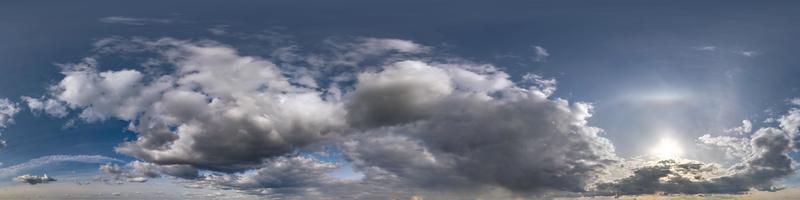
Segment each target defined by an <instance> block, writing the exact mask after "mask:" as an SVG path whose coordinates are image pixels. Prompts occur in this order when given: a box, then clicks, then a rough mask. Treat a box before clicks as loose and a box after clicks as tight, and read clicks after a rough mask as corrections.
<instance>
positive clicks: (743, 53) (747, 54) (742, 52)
mask: <svg viewBox="0 0 800 200" xmlns="http://www.w3.org/2000/svg"><path fill="white" fill-rule="evenodd" d="M737 53H739V54H741V55H743V56H746V57H755V56H757V55H759V54H761V53H759V52H756V51H739V52H737Z"/></svg>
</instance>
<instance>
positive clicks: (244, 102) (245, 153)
mask: <svg viewBox="0 0 800 200" xmlns="http://www.w3.org/2000/svg"><path fill="white" fill-rule="evenodd" d="M139 45H144V46H146V47H148V48H150V49H154V50H155V51H158V52H160V53H161V55H162V56H163V59H164V62H167V63H169V64H170V66H172V67H174V70H172V71H173V72H171V73H166V74H145V73H143V72H140V71H137V70H131V69H124V70H118V71H105V72H99V71H98V69H97V68H98V67H97V62H96V61H95V60H93V59H86V60H85V61H84V62H81V63H76V64H69V65H64V67H63V68H64V71H63V74H64V75H65V77H64V79H62V80H61V81H60V82H59V84H58V85H56V86H54V87H53V89H52V90H53V91H54V92H53V94H52V96H53V97H55V98H56V99H57V100H59V101H62V102H64V103H65V104H66V105H68V106H69V107H70V108H72V109H79V110H81V114H80V117H81V118H82V119H84V120H86V121H90V122H91V121H100V120H104V119H107V118H109V117H114V118H118V119H122V120H127V121H131V125H130V127H129V128H130V130H132V131H135V132H137V133H139V136H140V137H139V139H138V140H136V141H131V142H127V143H124V144H122V145H120V146H119V147H118V148H117V151H119V152H122V153H125V154H128V155H132V156H135V157H137V158H140V159H142V160H144V161H147V162H150V163H155V164H160V165H180V164H186V165H192V166H195V167H200V168H205V169H213V170H219V171H238V170H245V169H248V168H252V167H254V166H255V165H257V164H259V163H261V160H262V159H264V158H270V157H274V156H280V155H283V154H285V153H288V152H291V151H292V150H294V148H297V147H302V146H304V145H307V144H310V143H313V142H315V141H318V140H320V139H322V138H324V137H326V135H327V134H328V133H331V132H334V131H335V130H337V129H338V127H344V126H345V124H344V120H343V117H342V116H344V110H343V109H342V108H341V105H339V103H337V102H329V101H326V100H325V99H323V94H322V93H321V92H319V91H315V90H310V89H305V88H303V87H299V86H296V85H293V84H291V83H290V82H289V81H288V80H287V78H286V77H285V76H284V75H283V74H282V71H281V70H280V69H279V68H277V67H276V66H275V65H274V64H273V63H271V62H269V61H267V60H264V59H261V58H258V57H249V56H240V55H238V53H237V52H236V51H235V50H234V49H231V48H229V47H226V46H224V45H220V44H217V43H210V42H209V43H192V42H187V41H179V40H173V39H163V40H158V41H148V42H143V43H139Z"/></svg>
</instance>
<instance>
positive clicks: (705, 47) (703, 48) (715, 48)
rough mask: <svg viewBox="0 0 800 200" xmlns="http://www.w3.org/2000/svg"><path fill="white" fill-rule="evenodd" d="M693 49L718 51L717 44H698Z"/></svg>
mask: <svg viewBox="0 0 800 200" xmlns="http://www.w3.org/2000/svg"><path fill="white" fill-rule="evenodd" d="M692 49H694V50H698V51H716V50H717V47H716V46H696V47H692Z"/></svg>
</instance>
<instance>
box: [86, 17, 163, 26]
mask: <svg viewBox="0 0 800 200" xmlns="http://www.w3.org/2000/svg"><path fill="white" fill-rule="evenodd" d="M99 21H100V22H103V23H109V24H125V25H136V26H141V25H147V24H169V23H173V22H175V21H174V20H170V19H158V18H138V17H125V16H110V17H103V18H100V19H99Z"/></svg>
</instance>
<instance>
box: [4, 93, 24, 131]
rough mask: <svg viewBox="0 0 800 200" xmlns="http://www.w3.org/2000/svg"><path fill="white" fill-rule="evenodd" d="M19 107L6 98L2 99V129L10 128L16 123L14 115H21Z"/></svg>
mask: <svg viewBox="0 0 800 200" xmlns="http://www.w3.org/2000/svg"><path fill="white" fill-rule="evenodd" d="M19 111H20V108H19V106H18V105H17V104H16V103H14V102H12V101H11V100H8V99H6V98H0V128H8V126H9V125H11V124H13V123H14V115H16V114H17V113H19Z"/></svg>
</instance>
